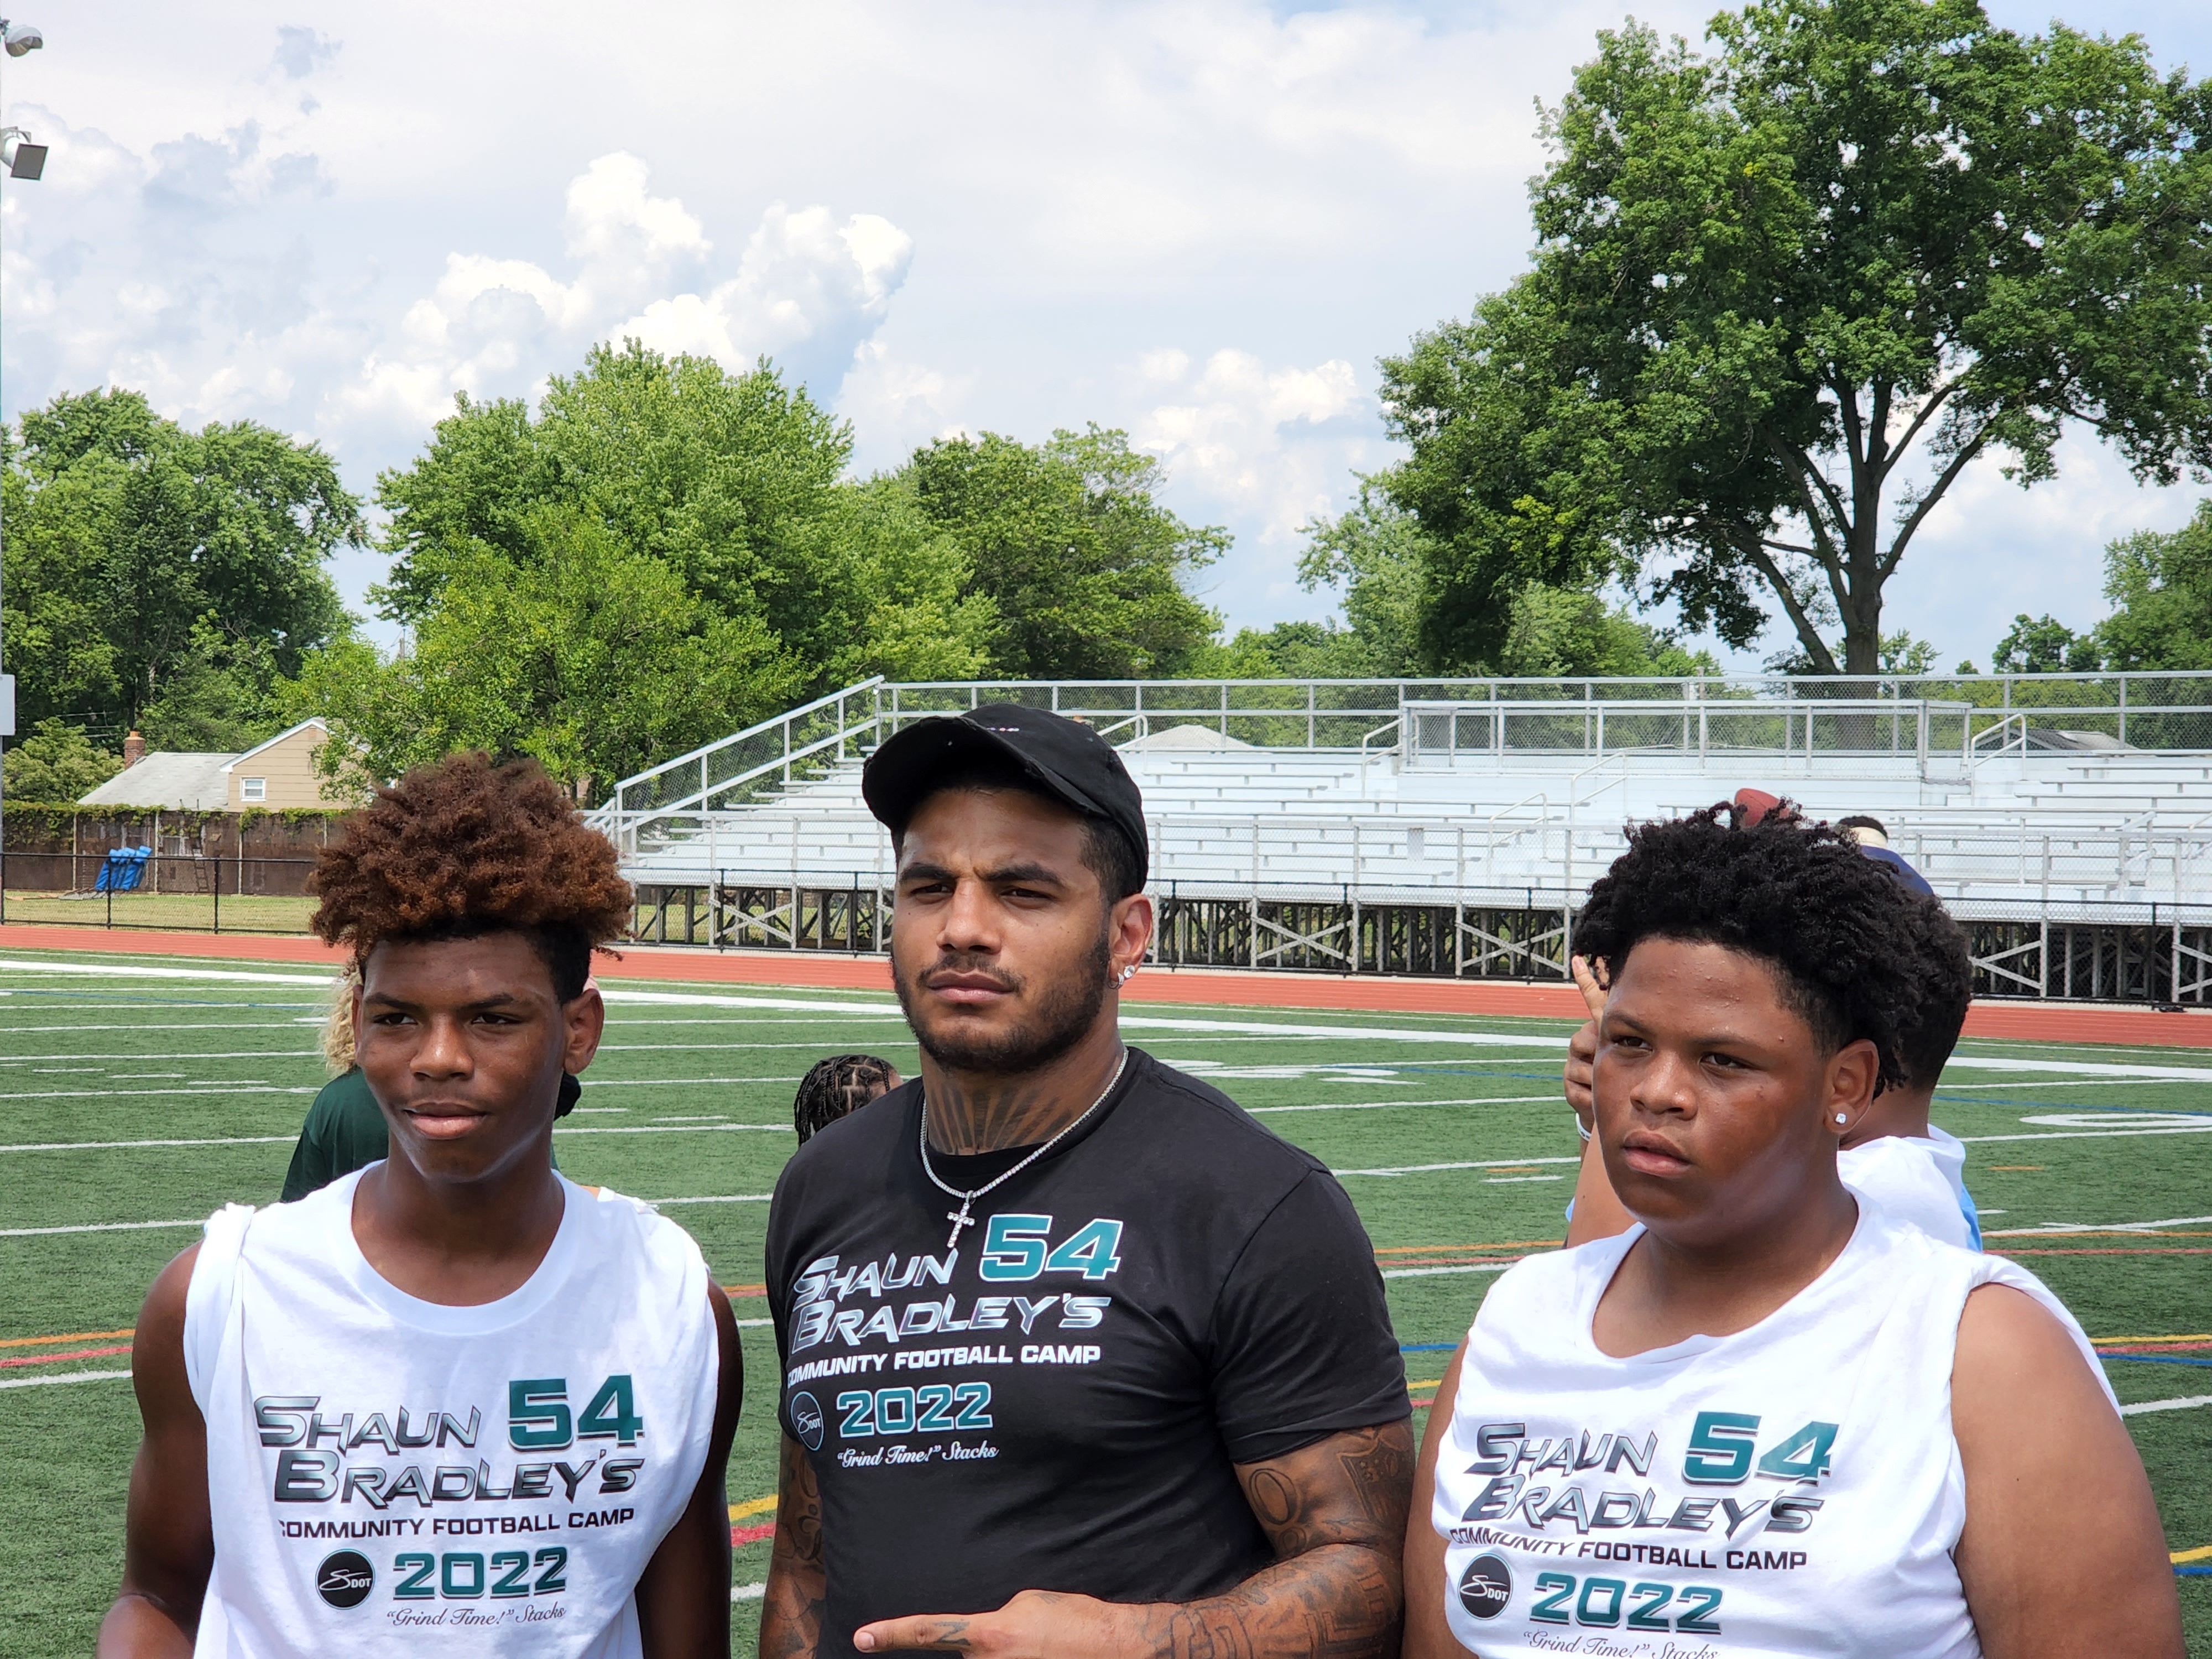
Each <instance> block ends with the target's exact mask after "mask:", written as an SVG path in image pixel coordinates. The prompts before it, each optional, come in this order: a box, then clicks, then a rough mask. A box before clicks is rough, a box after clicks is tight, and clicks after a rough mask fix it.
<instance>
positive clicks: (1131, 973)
mask: <svg viewBox="0 0 2212 1659" xmlns="http://www.w3.org/2000/svg"><path fill="white" fill-rule="evenodd" d="M1136 976H1137V964H1136V963H1130V964H1129V965H1128V966H1127V968H1124V969H1122V970H1121V978H1120V979H1119V980H1117V981H1115V983H1116V984H1120V985H1127V983H1128V982H1129V981H1131V980H1133V979H1134V978H1136Z"/></svg>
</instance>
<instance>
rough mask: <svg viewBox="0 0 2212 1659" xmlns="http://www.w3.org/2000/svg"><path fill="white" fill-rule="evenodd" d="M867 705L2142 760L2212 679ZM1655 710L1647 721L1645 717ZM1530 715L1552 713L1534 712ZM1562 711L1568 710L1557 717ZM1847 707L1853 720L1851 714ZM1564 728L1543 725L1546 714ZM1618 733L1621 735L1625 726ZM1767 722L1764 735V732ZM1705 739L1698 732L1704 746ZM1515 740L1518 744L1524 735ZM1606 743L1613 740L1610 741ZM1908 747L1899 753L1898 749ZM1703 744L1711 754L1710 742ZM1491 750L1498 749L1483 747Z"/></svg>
mask: <svg viewBox="0 0 2212 1659" xmlns="http://www.w3.org/2000/svg"><path fill="white" fill-rule="evenodd" d="M877 696H878V698H879V700H880V702H881V703H882V711H883V720H884V724H885V726H886V727H887V730H886V733H885V734H886V735H888V732H889V731H890V730H896V728H897V727H898V726H902V725H903V724H905V723H907V722H908V721H909V720H919V719H922V718H924V717H926V716H927V715H931V714H947V713H951V712H953V711H955V710H957V709H961V708H975V706H977V705H978V704H981V703H986V702H1018V703H1024V704H1027V705H1029V706H1030V707H1033V708H1050V709H1054V710H1055V711H1056V712H1058V713H1060V714H1069V715H1074V716H1079V717H1081V718H1083V719H1085V720H1089V721H1091V723H1092V724H1093V725H1097V726H1101V727H1104V726H1108V725H1109V724H1110V725H1111V726H1113V728H1114V732H1115V738H1116V740H1117V741H1121V740H1126V738H1128V737H1146V736H1150V735H1152V733H1154V732H1161V731H1165V730H1170V729H1172V728H1173V727H1176V726H1206V727H1210V728H1211V729H1212V730H1213V731H1215V732H1218V733H1219V734H1220V735H1221V736H1223V737H1227V738H1237V739H1238V740H1239V741H1241V742H1244V743H1249V744H1255V745H1256V746H1258V747H1261V748H1267V749H1279V748H1290V749H1328V750H1359V749H1360V748H1361V747H1362V746H1363V744H1366V746H1368V747H1369V748H1370V749H1371V748H1372V747H1373V746H1374V744H1373V738H1374V736H1375V734H1376V731H1377V728H1378V727H1379V726H1387V725H1388V724H1389V723H1390V722H1392V721H1395V720H1403V719H1404V718H1405V717H1406V715H1407V713H1408V712H1409V710H1410V709H1412V708H1418V707H1420V706H1424V705H1425V706H1428V707H1429V708H1431V709H1435V708H1441V707H1446V706H1449V707H1455V708H1464V709H1468V710H1469V711H1474V710H1476V709H1478V708H1480V709H1488V708H1492V707H1495V706H1498V705H1505V706H1506V707H1505V708H1504V711H1503V713H1502V714H1500V715H1498V716H1497V717H1496V718H1497V719H1498V720H1499V721H1501V722H1502V723H1503V724H1504V726H1505V729H1506V730H1507V731H1508V732H1510V733H1512V734H1514V736H1513V738H1510V739H1509V741H1508V742H1507V743H1506V744H1504V748H1506V749H1509V750H1511V749H1522V750H1545V751H1548V752H1561V751H1565V752H1583V753H1600V752H1609V751H1610V750H1611V748H1613V747H1618V748H1621V749H1630V750H1634V749H1644V750H1650V749H1653V748H1660V747H1670V748H1673V749H1674V750H1676V751H1677V752H1680V750H1681V748H1682V746H1683V744H1682V739H1681V737H1680V732H1681V731H1682V716H1683V714H1685V712H1686V713H1687V714H1689V716H1690V720H1691V728H1690V729H1691V732H1692V739H1693V741H1692V743H1691V744H1689V747H1690V749H1691V750H1692V752H1695V743H1694V738H1695V735H1696V722H1697V718H1698V714H1699V710H1700V709H1702V710H1703V711H1704V712H1705V714H1706V715H1708V716H1711V715H1712V714H1717V713H1719V712H1721V711H1723V710H1725V711H1726V712H1727V713H1728V714H1729V715H1731V716H1735V717H1741V718H1740V719H1739V720H1738V725H1737V728H1736V729H1737V731H1738V732H1739V733H1741V736H1739V737H1737V738H1731V739H1729V740H1728V742H1727V745H1726V746H1730V747H1733V746H1734V745H1735V743H1737V742H1741V743H1742V744H1743V745H1744V746H1745V747H1746V748H1747V749H1752V750H1765V751H1770V752H1788V751H1789V750H1790V749H1791V748H1792V746H1793V745H1792V744H1791V743H1790V739H1789V738H1788V737H1787V736H1786V735H1785V733H1786V732H1788V731H1790V730H1794V731H1795V732H1796V733H1797V734H1798V737H1797V742H1796V746H1800V747H1802V733H1803V732H1804V731H1805V730H1806V727H1805V726H1804V723H1803V722H1804V720H1805V718H1806V716H1805V714H1804V713H1803V711H1804V709H1805V708H1806V706H1807V705H1808V704H1809V705H1813V706H1814V714H1815V716H1816V717H1818V716H1820V715H1821V714H1824V713H1827V712H1832V713H1833V714H1836V715H1837V716H1838V722H1839V723H1838V725H1837V726H1834V727H1832V728H1831V727H1827V726H1826V722H1825V721H1824V720H1823V721H1821V722H1820V725H1819V726H1816V728H1815V732H1816V735H1815V738H1814V746H1815V748H1816V750H1818V749H1822V748H1826V749H1830V750H1834V749H1838V748H1840V749H1844V750H1853V751H1857V750H1858V744H1854V743H1840V744H1839V743H1834V742H1830V741H1827V740H1826V734H1827V732H1829V731H1833V732H1839V733H1844V734H1848V735H1850V736H1852V737H1862V738H1865V739H1866V747H1867V748H1868V749H1871V750H1879V751H1881V752H1890V753H1896V752H1899V750H1900V749H1901V750H1905V751H1907V752H1911V751H1917V749H1918V747H1919V745H1920V737H1919V732H1918V730H1917V727H1918V726H1919V722H1920V720H1921V719H1922V715H1921V714H1920V713H1919V711H1918V708H1917V706H1919V705H1924V706H1925V707H1926V708H1927V710H1928V711H1929V715H1928V717H1929V720H1930V721H1931V724H1930V725H1929V728H1928V732H1927V745H1928V747H1929V750H1930V752H1932V753H1941V754H1946V755H1950V754H1964V755H1966V756H1969V757H1972V756H1974V755H1976V754H1978V753H1982V752H1984V750H1985V749H1986V745H1985V744H1983V743H1982V742H1981V741H1980V740H1981V739H1982V738H1984V734H1985V733H1992V732H2003V733H2006V734H2008V735H2009V736H2010V738H2012V740H2013V743H2014V744H2015V746H2017V745H2018V744H2022V743H2027V744H2031V745H2032V744H2033V742H2034V741H2035V740H2034V739H2033V738H2030V737H2029V736H2027V734H2028V733H2030V732H2037V733H2051V734H2059V733H2063V734H2071V735H2072V736H2073V737H2074V738H2077V739H2084V738H2086V739H2087V740H2088V741H2087V743H2083V744H2074V745H2066V744H2056V743H2055V744H2053V746H2079V747H2089V746H2092V745H2093V744H2095V743H2096V741H2097V740H2099V739H2104V740H2108V741H2109V742H2111V743H2112V744H2123V745H2125V746H2126V747H2127V748H2130V749H2134V750H2160V751H2165V752H2180V753H2198V752H2208V751H2212V671H2189V672H2175V673H2156V674H2134V673H2127V674H1947V675H1935V674H1921V675H1889V674H1884V675H1836V676H1826V677H1823V676H1812V675H1806V676H1790V675H1781V674H1775V675H1700V676H1692V677H1690V678H1671V679H1670V678H1618V679H1597V678H1556V679H1504V678H1497V679H1491V678H1480V679H1478V678H1465V679H1396V680H1329V679H1305V680H1054V681H993V680H972V681H970V680H963V681H946V682H926V683H913V682H908V683H885V684H882V685H881V686H879V687H878V690H877ZM1654 704H1656V705H1661V706H1662V708H1663V714H1662V708H1652V707H1650V705H1654ZM1530 705H1549V707H1547V708H1532V707H1530ZM1563 705H1564V706H1563ZM1845 705H1850V707H1849V708H1846V707H1845ZM1600 708H1603V709H1604V710H1606V711H1607V738H1608V739H1612V740H1613V742H1612V743H1610V744H1608V745H1607V746H1604V747H1601V745H1599V744H1598V743H1597V742H1596V740H1595V723H1594V722H1595V715H1596V713H1597V712H1598V710H1599V709H1600ZM1542 714H1552V715H1555V716H1559V717H1562V718H1561V719H1560V720H1559V723H1558V724H1556V725H1553V726H1548V727H1547V726H1542V725H1540V724H1537V723H1536V721H1537V720H1538V717H1539V716H1541V715H1542ZM1867 714H1872V715H1878V716H1880V717H1881V722H1882V724H1881V725H1880V726H1875V725H1871V724H1865V723H1858V722H1854V723H1852V724H1850V725H1844V724H1841V723H1840V722H1842V721H1843V720H1845V719H1846V718H1847V717H1850V716H1854V715H1867ZM1647 715H1648V716H1650V717H1651V722H1650V726H1649V727H1648V728H1647V729H1648V730H1649V731H1650V732H1661V731H1662V730H1664V729H1665V727H1664V726H1662V721H1670V722H1671V726H1672V730H1673V732H1674V738H1673V740H1672V742H1671V743H1668V742H1665V741H1663V740H1662V739H1659V738H1651V739H1650V740H1648V741H1647V740H1646V739H1645V738H1644V737H1643V736H1642V735H1641V734H1640V733H1639V732H1638V728H1637V727H1636V726H1635V725H1634V723H1633V721H1634V719H1636V718H1638V717H1643V716H1647ZM1585 719H1588V720H1591V721H1592V725H1591V726H1590V736H1589V738H1583V737H1580V736H1578V735H1577V734H1578V733H1579V732H1581V730H1582V729H1583V728H1582V726H1581V725H1580V724H1579V722H1581V721H1582V720H1585ZM1624 722H1625V723H1624ZM1762 723H1764V724H1765V726H1766V727H1767V728H1768V729H1769V730H1771V732H1772V733H1773V735H1772V736H1771V737H1768V736H1765V735H1764V734H1761V733H1760V732H1759V730H1758V728H1759V725H1760V724H1762ZM1712 729H1713V728H1711V726H1708V728H1707V730H1708V733H1709V734H1710V732H1711V730H1712ZM1524 733H1525V734H1526V741H1522V740H1520V734H1524ZM1616 733H1617V734H1618V735H1617V736H1616ZM1901 737H1904V738H1909V739H1910V740H1909V741H1900V738H1901ZM1708 741H1711V738H1710V735H1709V738H1708ZM1497 746H1498V745H1496V744H1492V748H1493V750H1495V749H1496V748H1497Z"/></svg>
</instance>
